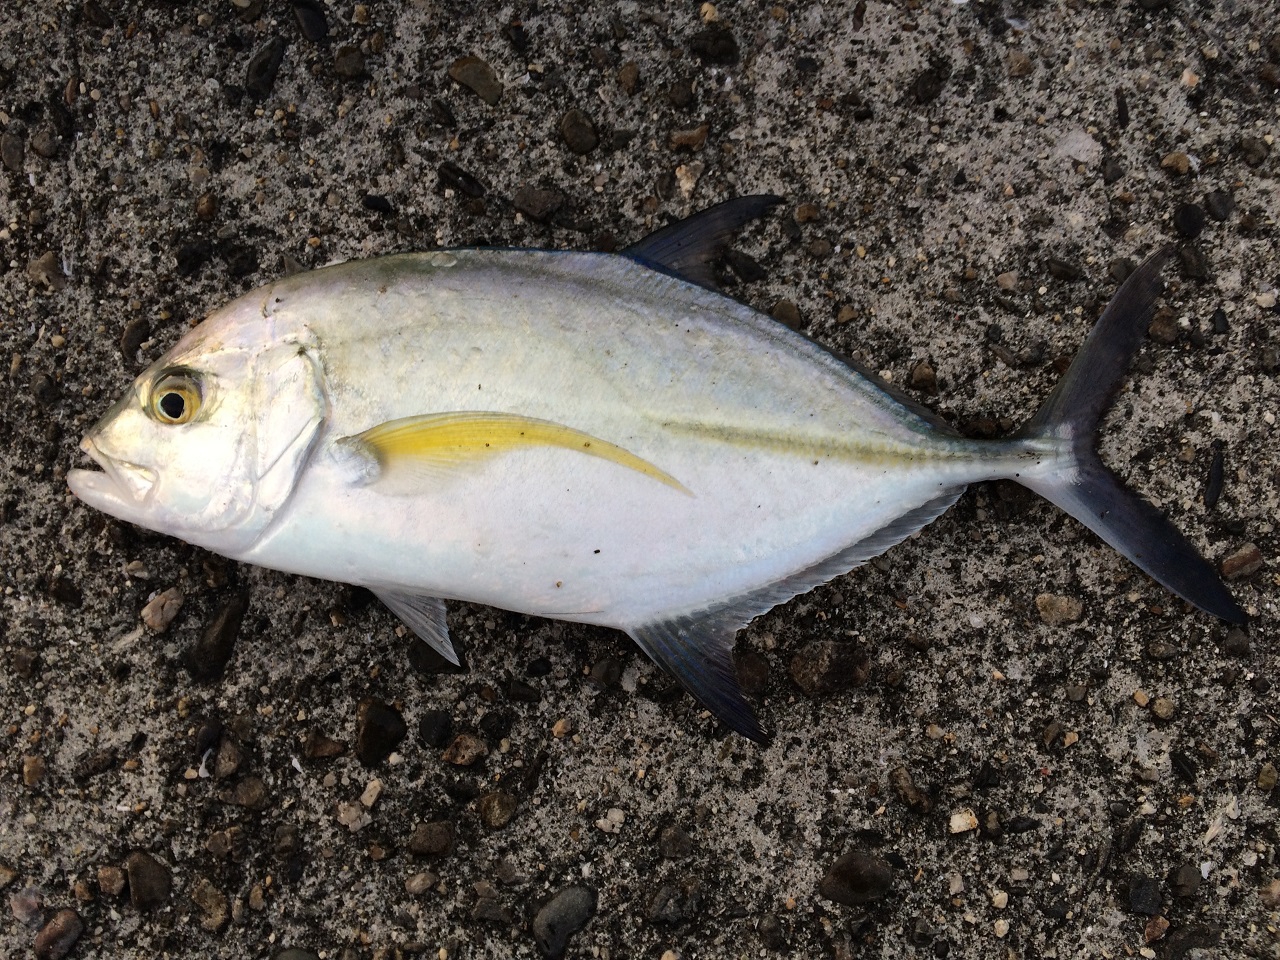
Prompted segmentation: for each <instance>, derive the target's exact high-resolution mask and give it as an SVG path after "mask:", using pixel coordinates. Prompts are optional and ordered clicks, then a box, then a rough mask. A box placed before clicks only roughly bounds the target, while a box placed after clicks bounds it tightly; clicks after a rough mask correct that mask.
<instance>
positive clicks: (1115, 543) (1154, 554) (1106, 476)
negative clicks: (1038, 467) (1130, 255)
mask: <svg viewBox="0 0 1280 960" xmlns="http://www.w3.org/2000/svg"><path fill="white" fill-rule="evenodd" d="M1169 255H1170V250H1169V249H1168V248H1165V249H1164V250H1161V251H1160V252H1158V253H1156V254H1154V255H1153V256H1151V257H1149V258H1148V259H1147V260H1146V261H1145V262H1144V263H1143V264H1142V265H1141V266H1140V267H1138V268H1137V269H1136V270H1134V271H1133V273H1132V274H1130V275H1129V277H1128V279H1126V280H1125V282H1124V283H1122V284H1121V285H1120V289H1119V290H1118V291H1116V295H1115V297H1114V298H1112V300H1111V303H1110V304H1108V306H1107V309H1106V310H1105V311H1103V314H1102V316H1101V317H1100V318H1099V320H1098V322H1097V324H1096V325H1095V326H1094V328H1093V331H1092V332H1091V333H1090V334H1089V338H1088V339H1087V340H1086V341H1085V343H1084V346H1083V347H1081V348H1080V352H1079V353H1078V354H1077V355H1076V358H1075V360H1074V361H1072V363H1071V367H1070V369H1068V370H1067V372H1066V374H1064V375H1063V377H1062V380H1061V381H1060V382H1059V383H1058V386H1057V387H1056V388H1055V389H1054V391H1053V393H1052V394H1051V395H1050V396H1049V399H1048V400H1046V401H1045V404H1044V406H1043V407H1041V408H1040V410H1039V411H1038V412H1037V413H1036V415H1035V416H1034V417H1032V418H1031V419H1030V420H1029V421H1028V422H1027V423H1026V425H1025V426H1024V427H1023V428H1022V429H1021V430H1020V431H1019V433H1018V436H1019V437H1020V438H1022V439H1025V440H1036V439H1052V440H1055V441H1057V442H1058V443H1063V444H1064V445H1065V446H1067V447H1068V448H1069V450H1070V452H1071V454H1072V458H1073V459H1072V461H1071V462H1070V464H1069V466H1067V467H1065V468H1064V469H1062V470H1058V471H1056V472H1054V473H1051V474H1044V475H1038V476H1034V477H1032V476H1028V477H1022V478H1019V482H1020V483H1023V484H1024V485H1025V486H1027V487H1029V488H1030V489H1032V490H1034V491H1035V492H1036V493H1038V494H1040V496H1042V497H1044V498H1045V499H1046V500H1048V501H1050V502H1051V503H1053V504H1055V505H1057V506H1059V507H1061V508H1062V509H1063V510H1065V511H1067V513H1069V514H1071V516H1073V517H1075V518H1076V519H1077V520H1079V521H1080V522H1081V523H1083V524H1084V525H1085V526H1086V527H1088V528H1089V529H1090V530H1092V531H1093V532H1094V533H1096V534H1097V535H1098V536H1099V537H1101V538H1102V539H1103V540H1105V541H1106V542H1107V543H1109V544H1110V545H1111V546H1112V547H1114V548H1115V549H1116V550H1117V551H1119V552H1120V553H1121V554H1123V555H1124V556H1126V557H1128V558H1129V559H1130V560H1132V561H1133V562H1134V563H1135V564H1137V566H1138V567H1139V568H1140V569H1142V570H1143V571H1144V572H1146V573H1147V574H1148V575H1150V576H1151V577H1152V578H1153V579H1154V580H1156V581H1157V582H1158V583H1160V584H1161V585H1163V586H1164V587H1165V588H1166V589H1168V590H1170V591H1172V592H1173V593H1176V594H1177V595H1178V596H1180V597H1182V599H1184V600H1186V601H1187V602H1188V603H1192V604H1194V605H1195V606H1197V607H1199V608H1200V609H1201V610H1204V611H1205V612H1206V613H1211V614H1213V615H1214V616H1216V617H1220V618H1221V619H1223V620H1226V621H1229V622H1231V623H1244V622H1246V620H1247V619H1248V617H1247V616H1246V615H1245V612H1244V611H1243V610H1242V609H1241V608H1240V606H1239V604H1237V603H1236V602H1235V600H1234V599H1232V597H1231V594H1230V593H1228V592H1227V588H1226V586H1225V585H1224V584H1223V582H1222V580H1221V579H1220V578H1219V577H1218V574H1217V572H1216V571H1215V570H1214V569H1213V567H1212V566H1211V565H1210V564H1209V563H1208V562H1207V561H1206V560H1205V559H1204V558H1203V557H1202V556H1200V553H1199V552H1198V551H1197V550H1196V548H1195V547H1194V546H1192V544H1191V542H1190V541H1189V540H1187V538H1186V537H1184V536H1183V535H1182V534H1181V533H1179V532H1178V530H1177V528H1175V527H1174V526H1173V524H1172V523H1170V522H1169V520H1168V518H1166V517H1165V516H1164V514H1162V513H1161V512H1160V511H1159V510H1157V509H1156V508H1155V507H1153V506H1152V505H1151V504H1150V503H1148V502H1147V501H1146V500H1144V499H1142V497H1140V496H1138V494H1136V493H1134V492H1133V491H1132V490H1130V489H1129V488H1128V487H1126V486H1125V485H1124V482H1123V481H1122V480H1121V479H1120V478H1119V477H1117V476H1116V475H1115V474H1114V473H1113V472H1112V471H1111V470H1109V469H1108V468H1107V467H1106V466H1105V465H1104V464H1103V463H1102V461H1101V460H1100V459H1099V458H1098V453H1097V450H1096V444H1097V434H1098V428H1099V427H1100V426H1101V423H1102V418H1103V415H1104V414H1105V413H1106V411H1107V409H1108V408H1109V407H1110V406H1111V401H1112V400H1113V399H1114V396H1115V392H1116V390H1117V389H1118V388H1119V386H1120V381H1121V379H1122V378H1123V377H1124V374H1125V371H1126V370H1127V369H1128V368H1129V362H1130V361H1131V360H1132V359H1133V355H1134V353H1136V352H1137V349H1138V346H1139V345H1140V344H1141V343H1142V340H1143V337H1144V335H1145V334H1146V330H1147V326H1148V324H1149V322H1150V319H1151V314H1152V311H1153V310H1154V308H1155V303H1156V298H1157V297H1158V296H1159V295H1160V290H1161V283H1160V269H1161V268H1162V267H1163V266H1164V264H1165V262H1166V261H1167V260H1168V259H1169Z"/></svg>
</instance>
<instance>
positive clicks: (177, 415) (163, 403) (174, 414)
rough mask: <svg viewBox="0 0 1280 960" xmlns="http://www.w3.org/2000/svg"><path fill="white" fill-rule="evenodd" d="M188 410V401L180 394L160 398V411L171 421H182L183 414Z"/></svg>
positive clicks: (167, 394) (168, 394)
mask: <svg viewBox="0 0 1280 960" xmlns="http://www.w3.org/2000/svg"><path fill="white" fill-rule="evenodd" d="M186 408H187V401H186V400H184V399H182V394H180V393H166V394H165V395H164V396H163V397H161V398H160V410H161V412H162V413H163V414H164V415H165V416H166V417H168V418H169V419H170V420H181V419H182V412H183V411H184V410H186Z"/></svg>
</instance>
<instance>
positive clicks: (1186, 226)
mask: <svg viewBox="0 0 1280 960" xmlns="http://www.w3.org/2000/svg"><path fill="white" fill-rule="evenodd" d="M1204 222H1205V215H1204V210H1203V209H1202V208H1201V207H1198V206H1196V205H1195V204H1194V203H1184V204H1181V205H1179V207H1178V209H1177V210H1175V211H1174V212H1173V226H1174V228H1175V229H1176V230H1177V231H1178V233H1179V234H1181V235H1182V236H1184V237H1186V238H1187V239H1188V240H1194V239H1195V238H1196V237H1198V236H1200V231H1201V230H1203V229H1204Z"/></svg>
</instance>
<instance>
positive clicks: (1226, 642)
mask: <svg viewBox="0 0 1280 960" xmlns="http://www.w3.org/2000/svg"><path fill="white" fill-rule="evenodd" d="M1222 652H1223V653H1225V654H1226V655H1227V656H1229V657H1247V656H1248V655H1249V634H1247V633H1245V632H1244V631H1243V630H1241V629H1240V628H1239V627H1232V628H1231V629H1230V630H1228V631H1227V635H1226V637H1225V639H1223V641H1222Z"/></svg>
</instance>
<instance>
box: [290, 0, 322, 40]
mask: <svg viewBox="0 0 1280 960" xmlns="http://www.w3.org/2000/svg"><path fill="white" fill-rule="evenodd" d="M293 15H294V17H296V18H297V20H298V26H299V27H301V28H302V35H303V36H304V37H306V38H307V39H308V40H310V41H311V42H312V43H320V42H321V41H322V40H324V39H325V38H326V37H328V36H329V21H328V19H327V18H326V17H325V10H324V4H323V3H321V2H320V0H293Z"/></svg>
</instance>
